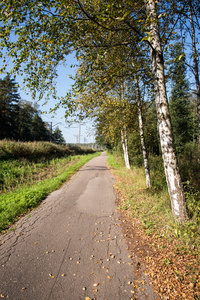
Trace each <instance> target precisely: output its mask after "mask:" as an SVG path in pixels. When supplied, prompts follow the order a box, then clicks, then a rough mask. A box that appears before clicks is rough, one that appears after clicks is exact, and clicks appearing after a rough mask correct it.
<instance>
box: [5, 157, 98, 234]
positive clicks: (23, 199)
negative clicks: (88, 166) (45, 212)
mask: <svg viewBox="0 0 200 300" xmlns="http://www.w3.org/2000/svg"><path fill="white" fill-rule="evenodd" d="M97 155H99V153H93V154H89V155H83V156H74V157H73V159H72V161H71V162H70V160H69V158H65V159H61V160H60V159H58V160H56V161H55V160H54V162H51V163H50V164H49V165H48V168H49V172H48V173H49V177H50V179H42V178H40V176H39V174H38V172H39V170H40V172H41V170H42V169H43V168H42V165H40V166H38V165H37V166H35V165H34V164H32V166H31V167H30V168H29V173H32V174H33V175H34V174H36V173H37V174H38V178H37V180H38V182H35V183H33V184H31V185H29V184H30V182H27V178H25V177H26V168H24V165H25V164H24V162H22V164H21V168H24V175H25V176H24V180H26V183H24V185H23V187H20V185H19V186H18V189H16V190H14V191H12V192H8V193H3V194H1V198H0V230H1V231H2V230H3V229H6V228H7V227H8V226H9V225H11V224H12V223H13V222H15V221H16V220H17V219H18V217H19V216H20V215H22V214H24V213H26V212H27V211H28V210H30V209H32V208H33V207H35V206H37V205H38V204H39V203H40V202H41V201H42V200H43V199H45V197H46V196H47V195H48V194H49V193H51V192H52V191H54V190H56V189H58V188H59V187H60V186H61V185H62V184H63V183H64V182H65V181H66V180H67V179H68V178H69V177H70V176H71V175H72V174H74V173H75V172H76V171H77V170H78V169H79V168H80V167H81V166H82V165H83V164H85V163H86V162H87V161H89V160H90V159H92V158H93V157H95V156H97ZM13 162H14V161H12V163H13ZM69 162H70V163H69ZM8 163H9V165H10V162H8ZM63 163H64V166H63V167H62V168H61V169H60V165H63ZM52 164H54V165H56V166H57V168H58V169H60V170H59V172H58V173H57V172H54V171H53V172H52ZM9 165H8V166H7V168H8V167H9ZM19 166H20V162H18V161H17V162H14V163H13V167H12V170H16V172H15V176H16V178H17V177H18V175H19ZM43 166H44V164H43ZM26 167H27V166H26ZM4 170H5V167H4ZM0 176H1V177H0V178H1V179H2V174H1V175H0Z"/></svg>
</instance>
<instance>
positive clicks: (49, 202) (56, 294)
mask: <svg viewBox="0 0 200 300" xmlns="http://www.w3.org/2000/svg"><path fill="white" fill-rule="evenodd" d="M113 184H114V178H113V176H112V175H111V173H110V171H109V169H108V168H107V167H106V154H105V153H103V154H102V155H101V156H99V157H97V158H94V159H92V160H91V161H90V162H89V163H87V164H86V165H85V166H84V167H83V168H82V169H80V170H79V171H78V172H77V173H76V175H74V176H73V177H72V178H71V180H70V181H69V182H68V183H67V184H65V185H64V186H63V187H62V188H61V189H60V190H58V191H55V192H53V193H52V194H51V195H50V196H48V197H47V199H46V200H45V201H44V202H43V203H42V204H41V205H40V207H38V208H37V209H35V210H33V211H32V212H31V213H30V214H28V215H27V216H25V217H23V218H22V219H20V221H18V223H17V224H16V226H15V231H13V232H10V233H8V234H6V235H2V236H0V239H1V245H0V296H1V297H2V298H3V297H4V298H8V299H12V300H21V299H29V300H32V299H35V300H43V299H49V300H50V299H51V300H52V299H55V300H58V299H63V300H68V299H69V300H78V299H80V300H84V299H85V298H86V297H89V298H91V299H99V300H106V299H107V300H118V299H119V300H126V299H135V295H136V289H134V287H133V286H132V285H131V284H130V283H131V282H133V281H134V267H133V264H132V261H131V258H130V257H129V253H128V252H127V250H126V248H127V245H126V243H125V240H124V238H123V236H122V233H121V228H120V221H119V215H118V213H117V211H116V207H115V195H114V192H113ZM143 284H144V286H143V291H142V289H140V292H139V293H138V294H137V295H138V296H137V297H138V298H137V299H141V300H143V299H157V297H156V296H155V294H154V293H153V291H152V288H151V286H150V285H149V284H148V282H147V280H146V281H145V282H144V283H143ZM1 297H0V298H1ZM86 299H87V298H86Z"/></svg>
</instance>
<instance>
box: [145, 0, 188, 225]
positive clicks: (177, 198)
mask: <svg viewBox="0 0 200 300" xmlns="http://www.w3.org/2000/svg"><path fill="white" fill-rule="evenodd" d="M155 2H156V1H155V0H146V8H147V13H148V17H149V22H150V23H149V29H150V34H151V36H150V39H149V41H150V43H151V62H152V72H153V76H154V93H155V101H156V110H157V119H158V128H159V135H160V143H161V149H162V157H163V162H164V169H165V175H166V181H167V186H168V191H169V195H170V199H171V206H172V212H173V215H174V217H175V218H176V219H177V220H178V221H180V222H183V223H184V222H185V218H186V209H185V195H184V191H183V185H182V181H181V177H180V173H179V168H178V162H177V158H176V153H175V148H174V142H173V135H172V128H171V120H170V114H169V107H168V101H167V94H166V87H165V77H164V61H163V53H162V47H161V41H160V35H159V26H158V18H157V12H156V4H155Z"/></svg>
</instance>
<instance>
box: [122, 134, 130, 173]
mask: <svg viewBox="0 0 200 300" xmlns="http://www.w3.org/2000/svg"><path fill="white" fill-rule="evenodd" d="M121 138H122V148H123V152H124V161H125V165H126V168H127V169H129V170H130V163H129V154H128V143H127V136H126V129H124V130H122V129H121Z"/></svg>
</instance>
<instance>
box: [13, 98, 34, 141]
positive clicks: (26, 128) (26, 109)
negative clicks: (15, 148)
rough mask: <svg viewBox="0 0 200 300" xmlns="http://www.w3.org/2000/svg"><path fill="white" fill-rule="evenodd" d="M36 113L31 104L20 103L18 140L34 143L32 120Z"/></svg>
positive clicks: (17, 121)
mask: <svg viewBox="0 0 200 300" xmlns="http://www.w3.org/2000/svg"><path fill="white" fill-rule="evenodd" d="M35 113H36V110H35V108H33V106H32V104H31V102H28V101H25V100H23V101H20V103H19V113H18V116H17V118H16V123H17V132H18V139H19V140H20V141H23V142H28V141H33V140H34V137H33V133H32V119H33V117H34V115H35Z"/></svg>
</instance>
